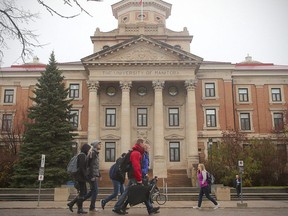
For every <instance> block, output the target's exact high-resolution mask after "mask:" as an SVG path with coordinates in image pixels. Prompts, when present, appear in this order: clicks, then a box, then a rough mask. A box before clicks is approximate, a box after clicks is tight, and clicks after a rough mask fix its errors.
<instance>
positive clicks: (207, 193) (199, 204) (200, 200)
mask: <svg viewBox="0 0 288 216" xmlns="http://www.w3.org/2000/svg"><path fill="white" fill-rule="evenodd" d="M209 190H210V189H209V186H206V187H201V189H200V192H199V196H198V207H201V204H202V198H203V195H204V194H205V196H206V198H207V199H209V200H210V201H211V202H213V203H214V205H217V204H218V203H217V202H216V201H215V199H213V198H212V197H211V196H210V191H209Z"/></svg>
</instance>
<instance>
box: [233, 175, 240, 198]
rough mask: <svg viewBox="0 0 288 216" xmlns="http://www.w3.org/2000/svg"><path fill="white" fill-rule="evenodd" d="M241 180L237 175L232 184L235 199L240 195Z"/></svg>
mask: <svg viewBox="0 0 288 216" xmlns="http://www.w3.org/2000/svg"><path fill="white" fill-rule="evenodd" d="M241 184H242V183H241V178H240V177H239V175H236V177H235V179H234V182H233V186H234V188H235V189H236V192H237V197H240V193H241V186H242V185H241Z"/></svg>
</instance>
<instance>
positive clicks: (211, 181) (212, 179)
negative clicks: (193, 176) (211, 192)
mask: <svg viewBox="0 0 288 216" xmlns="http://www.w3.org/2000/svg"><path fill="white" fill-rule="evenodd" d="M214 182H215V177H214V176H213V174H211V173H209V172H207V183H208V184H209V185H212V184H214Z"/></svg>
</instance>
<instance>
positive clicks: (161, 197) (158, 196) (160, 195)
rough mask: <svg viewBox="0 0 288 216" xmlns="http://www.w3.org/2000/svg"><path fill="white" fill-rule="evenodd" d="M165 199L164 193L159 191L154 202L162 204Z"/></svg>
mask: <svg viewBox="0 0 288 216" xmlns="http://www.w3.org/2000/svg"><path fill="white" fill-rule="evenodd" d="M166 201H167V198H166V196H165V195H164V194H161V193H159V194H158V195H157V196H156V202H157V203H158V204H159V205H164V204H165V203H166Z"/></svg>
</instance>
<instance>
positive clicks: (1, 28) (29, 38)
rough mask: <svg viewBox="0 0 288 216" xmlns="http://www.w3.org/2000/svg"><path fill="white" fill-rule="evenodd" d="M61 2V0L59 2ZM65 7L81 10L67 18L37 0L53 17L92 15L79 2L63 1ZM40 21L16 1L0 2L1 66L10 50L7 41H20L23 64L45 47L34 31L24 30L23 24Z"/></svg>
mask: <svg viewBox="0 0 288 216" xmlns="http://www.w3.org/2000/svg"><path fill="white" fill-rule="evenodd" d="M58 1H59V0H58ZM62 1H63V4H64V5H67V6H69V7H71V8H73V7H76V8H79V9H80V12H79V13H78V14H74V15H70V16H66V15H63V14H62V13H61V12H58V11H57V10H55V9H54V8H52V7H51V6H49V5H48V4H46V3H45V0H37V2H38V3H39V4H40V5H42V6H43V7H45V8H46V10H47V11H48V12H49V13H50V14H51V15H52V16H53V15H54V14H55V15H57V16H59V17H61V18H66V19H71V18H74V17H77V16H79V15H80V14H81V13H85V14H87V15H89V16H91V14H90V13H89V12H88V11H87V10H85V9H84V8H83V7H82V5H81V4H80V3H79V0H62ZM93 1H98V2H99V1H101V0H93ZM35 19H38V14H35V13H31V12H30V11H28V10H24V9H23V8H20V7H17V6H16V5H15V0H1V1H0V65H1V63H2V59H3V56H4V49H8V48H9V47H8V45H7V43H6V41H7V40H11V39H12V40H18V41H19V43H20V44H21V47H22V50H21V54H20V58H21V59H22V61H23V62H25V59H26V58H27V57H28V56H32V55H33V48H35V47H43V46H44V45H45V44H39V42H38V39H37V38H38V35H36V34H35V33H34V31H32V30H30V29H27V28H23V27H22V24H26V25H28V26H29V23H31V22H32V21H34V20H35Z"/></svg>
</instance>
